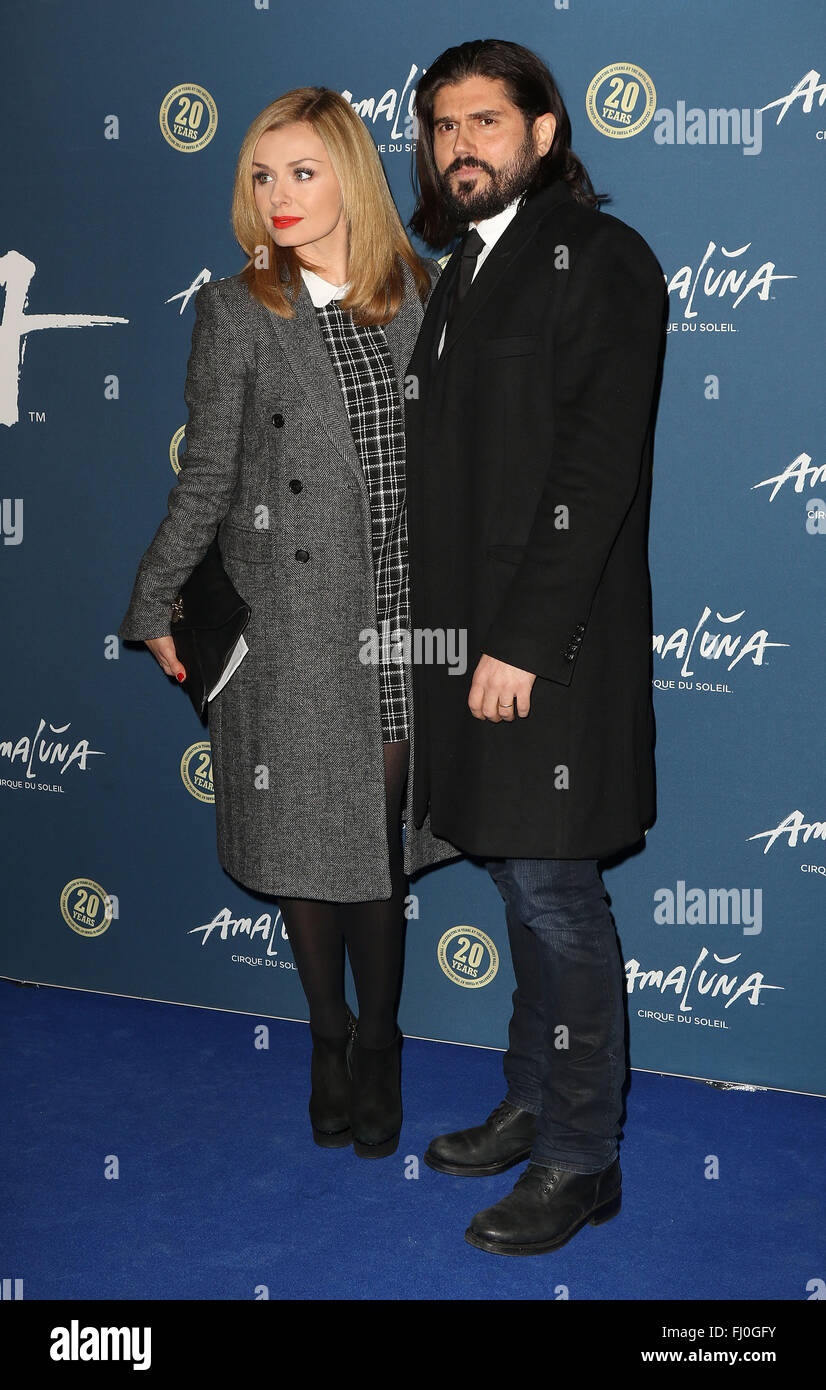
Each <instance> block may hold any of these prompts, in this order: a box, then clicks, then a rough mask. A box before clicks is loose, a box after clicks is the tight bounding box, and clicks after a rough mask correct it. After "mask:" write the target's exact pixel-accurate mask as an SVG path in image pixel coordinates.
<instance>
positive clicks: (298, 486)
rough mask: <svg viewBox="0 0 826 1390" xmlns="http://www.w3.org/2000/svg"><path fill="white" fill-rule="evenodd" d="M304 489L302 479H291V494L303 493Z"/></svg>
mask: <svg viewBox="0 0 826 1390" xmlns="http://www.w3.org/2000/svg"><path fill="white" fill-rule="evenodd" d="M303 488H304V484H303V483H302V481H301V479H300V478H291V479H290V492H301V491H302V490H303Z"/></svg>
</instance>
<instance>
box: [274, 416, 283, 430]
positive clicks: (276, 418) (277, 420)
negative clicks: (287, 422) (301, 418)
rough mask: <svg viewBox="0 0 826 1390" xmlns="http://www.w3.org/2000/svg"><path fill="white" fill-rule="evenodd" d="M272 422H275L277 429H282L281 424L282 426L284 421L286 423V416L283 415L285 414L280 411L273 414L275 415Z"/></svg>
mask: <svg viewBox="0 0 826 1390" xmlns="http://www.w3.org/2000/svg"><path fill="white" fill-rule="evenodd" d="M272 422H273V424H274V425H275V428H276V429H277V430H280V429H281V426H282V425H283V423H284V416H283V415H279V414H278V412H276V414H275V415H273V417H272Z"/></svg>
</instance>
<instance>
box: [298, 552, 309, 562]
mask: <svg viewBox="0 0 826 1390" xmlns="http://www.w3.org/2000/svg"><path fill="white" fill-rule="evenodd" d="M295 558H296V560H301V561H302V563H303V562H304V560H309V558H310V552H309V550H297V551H296V552H295Z"/></svg>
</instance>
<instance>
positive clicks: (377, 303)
mask: <svg viewBox="0 0 826 1390" xmlns="http://www.w3.org/2000/svg"><path fill="white" fill-rule="evenodd" d="M295 121H304V122H306V124H307V125H309V126H311V127H312V129H313V130H314V131H315V133H316V134H317V135H318V136H319V138H320V139H321V140H322V141H323V143H324V146H325V149H326V150H327V153H328V155H329V157H330V163H331V164H332V166H333V170H334V172H335V175H336V177H337V179H338V181H339V185H340V187H341V195H342V201H343V212H344V216H345V218H346V222H347V233H348V243H349V263H348V281H349V286H350V288H349V289H348V291H347V294H346V295H345V296H344V298H343V299H342V300H341V301H340V304H341V308H342V309H349V310H351V312H352V315H353V320H354V322H355V323H359V324H385V323H389V321H390V320H391V319H392V318H394V317H395V315H396V314H397V313H398V311H399V308H400V307H401V303H402V299H403V298H404V278H403V274H402V266H401V261H406V262H407V264H408V265H409V267H410V269H411V270H412V272H413V275H414V277H415V282H416V289H417V290H418V293H419V297H420V299H421V300H422V301H424V300H425V299H426V297H427V294H428V292H429V290H430V277H429V275H428V273H427V271H426V269H425V267H424V265H423V264H422V262H421V260H420V258H419V257H418V255H417V254H416V252H415V251H414V249H413V247H412V245H411V243H410V240H409V238H408V236H407V234H406V232H405V230H404V228H403V226H402V223H401V219H400V217H399V214H398V212H397V211H396V205H395V203H394V202H393V198H392V195H391V193H390V189H389V187H388V184H387V179H386V177H385V173H384V169H383V167H382V162H381V160H380V158H379V153H378V150H377V149H376V147H375V145H374V144H373V140H372V138H371V136H370V134H369V132H368V130H367V128H366V126H365V124H364V122H363V121H362V119H361V117H360V116H359V115H358V114H357V112H355V111H354V110H353V108H352V106H351V105H350V103H349V102H348V101H346V100H345V99H344V97H342V96H339V94H338V92H334V91H332V90H331V89H330V88H328V87H297V88H295V90H294V91H291V92H286V93H285V94H284V96H281V97H279V98H278V99H277V100H276V101H273V102H271V103H270V105H269V106H266V107H265V108H264V110H263V111H261V112H260V114H259V115H258V116H256V118H255V120H254V121H253V122H252V125H251V126H250V128H249V130H248V131H247V133H246V135H245V136H244V140H243V143H242V145H241V149H240V151H239V153H238V163H237V166H236V170H235V187H234V190H233V195H232V226H233V230H234V232H235V236H236V239H237V241H238V243H239V245H240V246H241V249H242V250H243V251H244V252H245V253H246V255H247V256H248V257H249V259H248V261H247V263H246V265H245V266H244V267H243V270H242V271H241V274H242V276H243V277H244V279H245V280H246V281H247V284H248V286H249V290H250V293H251V294H252V295H253V296H254V297H255V298H256V299H258V300H259V301H260V302H261V303H262V304H265V305H266V306H267V308H269V309H272V310H273V311H274V312H275V313H276V314H280V315H281V316H282V318H292V317H293V315H294V313H295V310H294V308H293V303H294V301H295V299H296V296H297V295H298V293H299V291H300V289H301V283H302V282H301V261H300V260H299V257H298V255H297V250H298V248H295V247H291V246H277V245H276V244H275V242H274V241H273V239H272V237H271V235H270V232H269V231H268V229H267V227H266V225H265V223H264V220H263V218H262V217H261V214H260V212H259V210H258V205H257V203H256V201H255V193H254V189H253V179H252V172H253V171H252V161H253V156H254V153H255V147H256V145H257V144H258V140H259V138H260V137H261V136H262V135H263V134H264V132H265V131H267V130H278V129H279V127H280V126H284V125H291V124H292V123H293V122H295ZM262 245H263V246H265V247H266V248H267V250H268V252H269V254H268V255H267V256H265V257H258V252H259V251H260V248H261V246H262ZM257 258H258V259H262V260H264V261H265V262H266V263H265V264H264V265H257V264H256V259H257ZM288 289H289V291H290V297H288V295H287V293H286V291H287V290H288Z"/></svg>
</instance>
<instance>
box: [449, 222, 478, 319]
mask: <svg viewBox="0 0 826 1390" xmlns="http://www.w3.org/2000/svg"><path fill="white" fill-rule="evenodd" d="M484 246H485V243H484V242H483V240H482V238H481V237H480V235H479V233H478V232H477V230H476V228H475V227H471V228H470V229H469V231H468V232H466V233H465V239H464V241H463V242H462V259H461V264H460V265H459V274H458V275H457V277H456V284H455V286H454V289H453V299H452V301H451V305H450V313H451V314H454V313H455V312H456V310H457V309H458V307H459V305H460V304H461V302H462V300H463V299H464V297H465V295H466V294H467V292H468V290H469V289H470V282H471V280H472V279H473V272H474V270H475V269H476V261H477V259H478V257H479V252H480V251H482V250H484Z"/></svg>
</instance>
